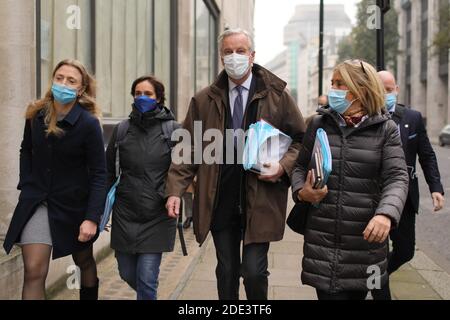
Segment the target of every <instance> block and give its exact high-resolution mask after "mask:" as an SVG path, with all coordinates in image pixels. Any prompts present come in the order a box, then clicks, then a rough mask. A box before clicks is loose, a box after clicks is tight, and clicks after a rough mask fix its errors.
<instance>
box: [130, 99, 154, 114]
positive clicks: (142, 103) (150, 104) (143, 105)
mask: <svg viewBox="0 0 450 320" xmlns="http://www.w3.org/2000/svg"><path fill="white" fill-rule="evenodd" d="M134 105H135V107H136V109H138V110H139V112H140V113H146V112H149V111H153V110H155V109H156V107H157V106H158V101H156V100H155V99H152V98H149V97H147V96H140V97H137V98H136V99H134Z"/></svg>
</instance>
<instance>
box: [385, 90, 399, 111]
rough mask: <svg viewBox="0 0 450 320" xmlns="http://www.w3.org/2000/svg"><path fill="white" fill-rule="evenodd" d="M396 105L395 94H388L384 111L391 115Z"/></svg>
mask: <svg viewBox="0 0 450 320" xmlns="http://www.w3.org/2000/svg"><path fill="white" fill-rule="evenodd" d="M396 105H397V93H395V92H393V93H388V94H387V95H386V109H387V110H388V111H389V112H390V113H392V112H394V111H395V106H396Z"/></svg>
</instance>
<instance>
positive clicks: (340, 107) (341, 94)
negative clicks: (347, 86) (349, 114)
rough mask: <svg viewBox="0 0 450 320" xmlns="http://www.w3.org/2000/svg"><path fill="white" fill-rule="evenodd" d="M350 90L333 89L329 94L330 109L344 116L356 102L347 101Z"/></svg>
mask: <svg viewBox="0 0 450 320" xmlns="http://www.w3.org/2000/svg"><path fill="white" fill-rule="evenodd" d="M347 93H348V90H337V89H331V90H330V91H329V93H328V102H329V104H330V108H331V109H332V110H334V111H336V112H337V113H339V114H344V113H345V112H346V111H347V110H348V109H349V108H350V107H351V105H352V104H353V102H355V101H356V100H354V101H348V100H347V98H346V97H347Z"/></svg>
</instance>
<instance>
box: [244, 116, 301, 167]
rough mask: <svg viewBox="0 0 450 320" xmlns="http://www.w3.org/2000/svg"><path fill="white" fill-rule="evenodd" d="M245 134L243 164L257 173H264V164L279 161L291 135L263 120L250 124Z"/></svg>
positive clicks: (289, 143) (289, 141) (290, 141)
mask: <svg viewBox="0 0 450 320" xmlns="http://www.w3.org/2000/svg"><path fill="white" fill-rule="evenodd" d="M247 134H248V135H247V141H246V143H245V148H244V155H243V166H244V169H245V170H246V171H252V172H255V173H257V174H264V172H263V171H264V164H266V163H275V162H279V161H280V160H281V159H282V158H283V156H284V155H285V154H286V152H287V151H288V150H289V147H290V146H291V144H292V139H291V137H289V136H288V135H286V134H285V133H283V132H281V131H280V130H278V129H277V128H275V127H273V126H272V125H271V124H270V123H268V122H266V121H264V120H261V121H258V122H257V123H254V124H252V125H251V126H250V128H249V130H248V133H247Z"/></svg>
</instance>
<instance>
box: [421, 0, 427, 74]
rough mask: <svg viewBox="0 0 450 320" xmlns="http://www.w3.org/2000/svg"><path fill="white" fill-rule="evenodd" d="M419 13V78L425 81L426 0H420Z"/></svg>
mask: <svg viewBox="0 0 450 320" xmlns="http://www.w3.org/2000/svg"><path fill="white" fill-rule="evenodd" d="M421 14H422V18H421V25H422V27H421V37H420V38H421V50H420V80H421V81H422V82H426V81H427V73H428V0H422V13H421Z"/></svg>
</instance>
